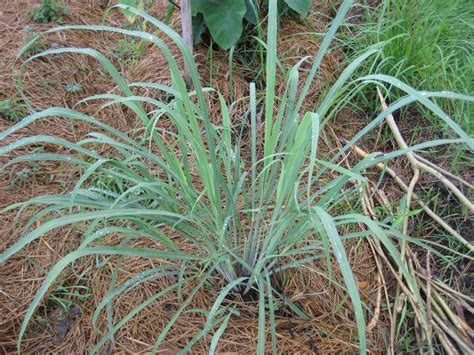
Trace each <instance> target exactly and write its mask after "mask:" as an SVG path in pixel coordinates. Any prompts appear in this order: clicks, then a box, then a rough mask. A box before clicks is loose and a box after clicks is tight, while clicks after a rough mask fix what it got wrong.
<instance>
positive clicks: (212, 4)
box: [191, 0, 311, 49]
mask: <svg viewBox="0 0 474 355" xmlns="http://www.w3.org/2000/svg"><path fill="white" fill-rule="evenodd" d="M310 6H311V0H281V1H279V10H280V12H281V11H283V10H284V9H285V8H287V7H288V8H290V9H292V10H293V11H296V12H297V13H298V14H300V15H302V16H305V15H307V13H308V11H309V8H310ZM262 7H263V8H265V9H266V8H267V7H268V1H265V0H260V1H259V0H192V1H191V8H192V15H193V27H194V32H195V33H194V37H195V40H196V41H198V40H199V38H200V36H201V34H202V31H203V30H204V28H207V29H208V30H209V32H210V34H211V36H212V39H213V40H214V41H215V42H216V43H217V44H218V45H219V46H220V47H221V48H223V49H229V48H231V47H232V46H234V45H235V44H236V43H237V42H238V40H239V39H240V38H241V37H242V32H243V29H244V28H245V25H246V24H252V25H258V21H259V18H261V10H262Z"/></svg>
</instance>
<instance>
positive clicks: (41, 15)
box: [29, 0, 67, 23]
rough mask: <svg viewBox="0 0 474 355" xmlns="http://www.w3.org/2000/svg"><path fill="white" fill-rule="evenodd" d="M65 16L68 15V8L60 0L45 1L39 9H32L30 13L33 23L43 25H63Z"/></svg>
mask: <svg viewBox="0 0 474 355" xmlns="http://www.w3.org/2000/svg"><path fill="white" fill-rule="evenodd" d="M65 15H67V8H66V6H65V5H64V3H63V2H62V1H58V0H43V1H42V2H41V5H40V6H39V7H35V8H33V9H31V10H30V12H29V16H30V18H31V19H32V20H33V21H36V22H41V23H48V22H58V23H62V22H63V21H64V16H65Z"/></svg>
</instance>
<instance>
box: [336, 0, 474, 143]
mask: <svg viewBox="0 0 474 355" xmlns="http://www.w3.org/2000/svg"><path fill="white" fill-rule="evenodd" d="M362 12H363V16H362V21H360V20H358V21H357V22H358V23H357V24H353V25H352V26H351V28H350V31H349V35H348V36H343V37H342V40H343V43H344V45H345V46H346V47H348V48H349V50H350V51H351V52H355V53H356V55H359V54H360V53H361V52H363V51H365V50H366V48H367V47H369V46H373V45H380V44H381V43H383V47H382V48H381V51H380V54H379V55H378V56H376V57H374V60H373V61H368V62H367V63H366V65H365V66H364V67H363V69H362V71H360V72H359V73H364V72H365V73H367V72H377V73H384V74H387V75H393V76H397V77H398V78H400V79H403V80H404V81H405V82H407V83H409V84H410V85H411V86H414V87H415V88H423V89H425V90H433V91H441V90H452V91H456V92H460V93H464V94H472V93H473V92H474V79H473V78H474V60H473V59H474V57H473V53H474V42H473V41H472V38H473V36H474V27H473V24H472V19H473V18H474V7H473V6H472V2H471V1H469V0H452V1H441V0H418V1H410V0H384V1H381V2H380V3H378V4H377V5H376V6H375V7H365V8H363V11H362ZM394 96H396V95H394ZM439 104H440V105H441V107H442V108H443V109H444V110H446V111H447V112H448V113H450V114H451V115H452V116H453V118H454V119H455V120H456V122H458V123H459V124H460V125H461V126H462V127H463V128H464V129H465V130H466V131H467V132H468V133H470V134H472V132H473V126H472V120H471V119H470V118H471V117H472V114H473V111H472V104H470V103H468V102H462V101H455V102H453V101H449V100H442V99H441V100H439ZM366 105H367V104H366ZM369 106H370V103H369ZM372 109H375V108H374V107H372ZM423 113H424V114H426V111H423ZM437 123H438V122H437V121H435V120H432V124H433V125H434V128H435V129H442V126H440V125H438V124H437Z"/></svg>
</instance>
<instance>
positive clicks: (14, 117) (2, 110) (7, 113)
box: [0, 98, 27, 122]
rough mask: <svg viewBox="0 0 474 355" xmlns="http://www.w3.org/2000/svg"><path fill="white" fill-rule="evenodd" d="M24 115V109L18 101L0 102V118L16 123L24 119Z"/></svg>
mask: <svg viewBox="0 0 474 355" xmlns="http://www.w3.org/2000/svg"><path fill="white" fill-rule="evenodd" d="M26 114H27V110H26V107H25V106H24V105H23V104H22V103H21V101H19V100H18V99H15V98H14V99H3V100H0V118H3V119H5V120H8V121H11V122H16V121H18V120H19V119H21V118H23V117H25V116H26Z"/></svg>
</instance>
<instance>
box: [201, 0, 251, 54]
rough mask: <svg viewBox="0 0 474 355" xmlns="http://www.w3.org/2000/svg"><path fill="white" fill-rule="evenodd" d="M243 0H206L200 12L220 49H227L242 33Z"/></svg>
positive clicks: (245, 7)
mask: <svg viewBox="0 0 474 355" xmlns="http://www.w3.org/2000/svg"><path fill="white" fill-rule="evenodd" d="M246 11H247V6H246V5H245V0H207V1H205V2H204V3H203V4H202V12H203V14H204V20H205V21H206V25H207V28H208V29H209V32H210V33H211V35H212V38H213V39H214V41H216V43H217V44H218V45H219V46H220V47H221V48H222V49H229V48H230V47H232V46H233V45H234V44H236V43H237V41H238V40H239V38H240V36H241V35H242V29H243V24H242V22H243V19H244V15H245V12H246Z"/></svg>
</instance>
